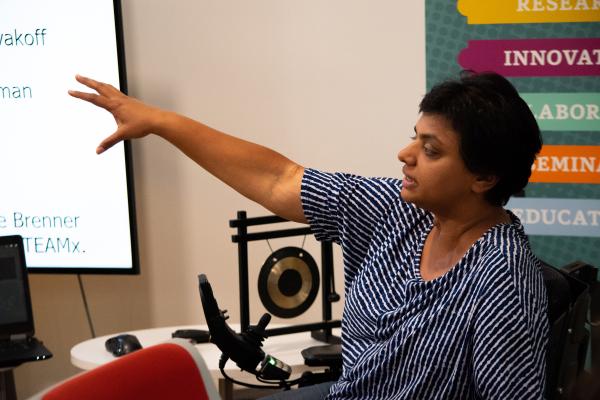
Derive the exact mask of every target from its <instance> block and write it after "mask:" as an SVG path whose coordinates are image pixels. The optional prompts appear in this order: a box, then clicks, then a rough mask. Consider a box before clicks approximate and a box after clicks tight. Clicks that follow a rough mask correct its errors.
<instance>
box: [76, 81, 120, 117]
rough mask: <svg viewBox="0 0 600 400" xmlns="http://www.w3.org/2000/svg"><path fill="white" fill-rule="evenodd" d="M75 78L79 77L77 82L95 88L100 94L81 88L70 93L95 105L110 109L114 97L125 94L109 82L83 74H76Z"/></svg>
mask: <svg viewBox="0 0 600 400" xmlns="http://www.w3.org/2000/svg"><path fill="white" fill-rule="evenodd" d="M75 79H77V82H79V83H81V84H83V85H85V86H87V87H89V88H90V89H93V90H95V91H96V92H97V93H98V94H96V93H88V92H81V91H79V90H69V94H70V95H71V96H73V97H76V98H78V99H81V100H85V101H87V102H90V103H92V104H94V105H95V106H98V107H102V108H104V109H105V110H108V111H110V106H111V104H112V102H111V99H112V98H114V97H116V96H120V95H123V94H122V93H121V92H120V91H119V90H118V89H116V88H115V87H114V86H112V85H109V84H107V83H102V82H99V81H96V80H94V79H91V78H87V77H85V76H81V75H76V76H75Z"/></svg>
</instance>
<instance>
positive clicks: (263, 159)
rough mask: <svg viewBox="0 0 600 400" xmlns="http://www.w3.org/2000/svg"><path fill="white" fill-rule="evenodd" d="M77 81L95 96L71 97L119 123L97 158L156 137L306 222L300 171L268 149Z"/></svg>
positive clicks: (98, 85) (96, 84) (275, 208)
mask: <svg viewBox="0 0 600 400" xmlns="http://www.w3.org/2000/svg"><path fill="white" fill-rule="evenodd" d="M76 79H77V81H79V82H80V83H82V84H84V85H85V86H87V87H89V88H90V89H93V90H94V91H95V92H96V93H86V92H80V91H75V90H71V91H69V94H70V95H71V96H73V97H76V98H78V99H82V100H85V101H87V102H90V103H92V104H94V105H96V106H98V107H101V108H104V109H105V110H107V111H108V112H110V113H111V114H112V115H113V117H114V118H115V121H116V122H117V130H116V131H115V132H114V133H113V134H112V135H110V136H108V137H107V138H106V139H104V140H103V141H102V142H101V143H100V145H99V146H98V148H97V149H96V152H97V153H98V154H100V153H102V152H104V151H105V150H108V149H109V148H110V147H112V146H113V145H115V144H116V143H118V142H120V141H122V140H126V139H136V138H141V137H144V136H146V135H149V134H156V135H158V136H160V137H162V138H163V139H165V140H167V141H169V142H171V143H172V144H173V145H175V146H176V147H177V148H179V149H180V150H181V151H182V152H183V153H185V154H186V155H187V156H188V157H190V158H191V159H192V160H194V161H195V162H196V163H197V164H198V165H200V166H201V167H202V168H204V169H206V170H207V171H208V172H210V173H211V174H213V175H214V176H215V177H217V178H219V179H220V180H221V181H223V182H224V183H226V184H227V185H229V186H231V187H232V188H233V189H235V190H236V191H238V192H239V193H241V194H242V195H244V196H246V197H247V198H249V199H251V200H253V201H256V202H257V203H259V204H261V205H263V206H264V207H265V208H267V209H269V210H270V211H272V212H273V213H275V214H277V215H280V216H282V217H284V218H286V219H289V220H292V221H297V222H306V220H305V218H304V213H303V211H302V204H301V202H300V185H301V180H302V175H303V173H304V168H303V167H302V166H301V165H299V164H296V163H295V162H293V161H291V160H289V159H288V158H286V157H284V156H283V155H281V154H279V153H277V152H275V151H273V150H271V149H268V148H266V147H264V146H260V145H257V144H254V143H251V142H248V141H245V140H242V139H239V138H236V137H233V136H230V135H228V134H225V133H222V132H219V131H217V130H215V129H213V128H210V127H208V126H206V125H204V124H202V123H200V122H197V121H194V120H192V119H190V118H187V117H184V116H181V115H179V114H176V113H174V112H169V111H165V110H162V109H159V108H156V107H152V106H149V105H147V104H144V103H142V102H141V101H139V100H136V99H134V98H131V97H129V96H126V95H125V94H123V93H121V92H120V91H119V90H118V89H116V88H115V87H113V86H111V85H109V84H106V83H102V82H98V81H95V80H93V79H90V78H85V77H82V76H77V78H76Z"/></svg>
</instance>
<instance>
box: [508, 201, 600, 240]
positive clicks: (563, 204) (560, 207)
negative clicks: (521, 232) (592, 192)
mask: <svg viewBox="0 0 600 400" xmlns="http://www.w3.org/2000/svg"><path fill="white" fill-rule="evenodd" d="M506 208H508V209H509V210H511V211H512V212H513V213H515V215H516V216H517V217H519V219H520V220H521V222H522V223H523V227H524V228H525V233H527V234H528V235H541V236H577V237H582V236H583V237H596V238H598V237H600V200H596V199H593V200H592V199H538V198H526V197H516V198H512V199H511V200H510V201H509V202H508V204H507V205H506Z"/></svg>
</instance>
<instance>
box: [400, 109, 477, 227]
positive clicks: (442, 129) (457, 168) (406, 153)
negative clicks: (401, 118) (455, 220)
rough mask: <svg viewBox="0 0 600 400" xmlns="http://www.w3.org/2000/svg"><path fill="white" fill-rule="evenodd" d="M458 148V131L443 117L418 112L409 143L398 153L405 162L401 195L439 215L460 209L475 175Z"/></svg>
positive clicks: (470, 193) (470, 190) (469, 192)
mask: <svg viewBox="0 0 600 400" xmlns="http://www.w3.org/2000/svg"><path fill="white" fill-rule="evenodd" d="M458 149H459V136H458V133H456V132H455V131H454V130H453V129H452V126H451V124H450V122H449V121H448V120H446V118H445V117H443V116H440V115H435V114H421V116H420V117H419V120H418V121H417V124H416V126H415V136H413V137H412V143H410V144H409V145H408V146H406V147H405V148H404V149H402V150H400V152H399V153H398V159H399V160H400V161H402V162H403V163H404V164H405V165H404V167H403V168H402V172H403V173H404V180H403V183H402V191H401V195H402V198H403V199H404V200H405V201H409V202H411V203H414V204H415V205H417V206H419V207H421V208H424V209H426V210H429V211H431V212H433V213H439V214H440V215H441V214H447V213H451V212H452V210H456V209H460V206H461V205H464V204H465V200H467V199H469V198H471V196H473V194H474V193H473V191H472V188H473V185H474V183H475V181H476V176H475V175H474V174H472V173H471V172H470V171H469V170H467V167H466V166H465V163H464V162H463V160H462V158H461V156H460V154H459V150H458Z"/></svg>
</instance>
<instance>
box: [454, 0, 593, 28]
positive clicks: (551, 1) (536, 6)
mask: <svg viewBox="0 0 600 400" xmlns="http://www.w3.org/2000/svg"><path fill="white" fill-rule="evenodd" d="M457 9H458V11H459V12H460V13H461V14H462V15H464V16H465V17H467V23H468V24H517V23H533V24H535V23H548V22H598V21H600V1H598V0H486V1H482V0H458V4H457Z"/></svg>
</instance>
